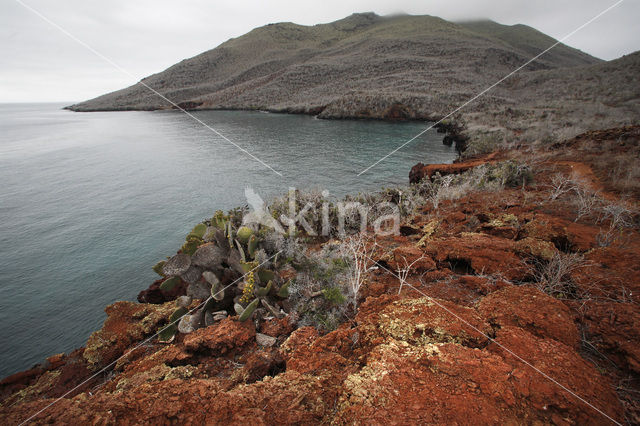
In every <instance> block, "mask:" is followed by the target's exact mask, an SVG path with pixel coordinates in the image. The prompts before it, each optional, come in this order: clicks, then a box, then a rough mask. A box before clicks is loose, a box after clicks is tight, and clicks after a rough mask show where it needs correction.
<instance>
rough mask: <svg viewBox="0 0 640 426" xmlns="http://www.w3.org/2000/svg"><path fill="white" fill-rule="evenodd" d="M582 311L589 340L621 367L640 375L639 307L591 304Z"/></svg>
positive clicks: (620, 304) (631, 304)
mask: <svg viewBox="0 0 640 426" xmlns="http://www.w3.org/2000/svg"><path fill="white" fill-rule="evenodd" d="M581 308H582V309H581V310H582V312H583V313H584V316H583V317H582V318H581V321H582V323H583V324H584V326H585V332H586V334H587V339H588V340H589V341H591V342H593V343H592V344H595V345H596V346H597V347H598V350H600V351H601V352H603V353H606V354H607V357H608V358H610V359H613V360H615V361H616V364H618V365H619V366H622V367H626V368H628V369H629V370H631V371H634V372H635V373H640V347H639V346H638V342H640V307H639V306H638V305H637V304H635V303H615V302H597V301H594V300H589V301H587V302H586V303H584V305H583V306H582V307H581Z"/></svg>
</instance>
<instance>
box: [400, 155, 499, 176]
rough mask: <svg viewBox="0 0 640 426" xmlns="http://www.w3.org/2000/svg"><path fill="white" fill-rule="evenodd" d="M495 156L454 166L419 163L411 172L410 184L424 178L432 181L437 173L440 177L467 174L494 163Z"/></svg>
mask: <svg viewBox="0 0 640 426" xmlns="http://www.w3.org/2000/svg"><path fill="white" fill-rule="evenodd" d="M495 156H496V155H495V154H489V155H487V156H484V157H480V158H477V159H472V160H468V161H462V162H459V163H453V164H426V165H425V164H422V163H418V164H416V165H415V166H413V167H412V168H411V171H410V172H409V183H418V182H420V181H421V180H422V179H424V178H428V179H431V178H432V177H433V176H434V175H435V174H436V173H440V175H442V176H445V175H452V174H460V173H463V172H466V171H467V170H469V169H472V168H474V167H477V166H481V165H482V164H486V163H488V162H493V161H494V160H493V159H494V157H495Z"/></svg>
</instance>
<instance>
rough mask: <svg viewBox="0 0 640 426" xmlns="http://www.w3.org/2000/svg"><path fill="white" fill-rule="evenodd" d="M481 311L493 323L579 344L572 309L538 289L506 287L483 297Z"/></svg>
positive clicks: (566, 342) (559, 340) (574, 344)
mask: <svg viewBox="0 0 640 426" xmlns="http://www.w3.org/2000/svg"><path fill="white" fill-rule="evenodd" d="M478 312H479V313H480V314H481V315H482V317H483V318H486V320H487V321H489V322H490V323H491V324H495V325H497V326H500V327H507V326H514V327H520V328H523V329H525V330H527V331H529V332H530V333H532V334H534V335H536V336H538V337H545V338H551V339H555V340H557V341H558V342H561V343H564V344H565V345H567V346H570V347H572V348H574V349H577V348H578V346H579V341H580V337H579V335H578V329H577V328H576V325H575V324H574V322H573V318H572V315H571V312H570V311H569V308H568V307H567V306H566V305H565V304H564V303H562V302H561V301H559V300H558V299H555V298H553V297H551V296H548V295H547V294H545V293H542V292H541V291H540V290H538V289H537V288H534V287H531V286H515V285H510V286H507V287H505V288H503V289H502V290H499V291H496V292H494V293H491V294H490V295H488V296H486V297H484V298H483V299H482V300H480V302H479V303H478Z"/></svg>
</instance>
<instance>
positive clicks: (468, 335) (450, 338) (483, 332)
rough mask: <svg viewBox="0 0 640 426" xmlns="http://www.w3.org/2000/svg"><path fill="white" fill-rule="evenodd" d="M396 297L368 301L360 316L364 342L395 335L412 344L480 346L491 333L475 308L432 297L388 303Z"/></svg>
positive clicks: (396, 338) (360, 333)
mask: <svg viewBox="0 0 640 426" xmlns="http://www.w3.org/2000/svg"><path fill="white" fill-rule="evenodd" d="M394 299H396V298H390V297H389V296H383V297H380V298H377V300H376V299H375V298H369V300H367V306H366V307H365V306H363V308H362V309H361V311H360V312H359V313H358V316H357V321H358V324H359V326H358V332H359V337H360V340H361V342H362V344H365V345H377V344H380V343H382V342H384V341H386V340H388V339H389V338H393V339H395V340H400V341H403V342H407V343H409V344H413V345H425V344H429V343H447V342H456V343H459V344H463V345H465V346H471V347H481V346H483V345H485V344H486V343H487V342H488V340H487V337H486V336H487V335H490V334H491V333H492V329H491V327H490V326H489V324H488V323H487V322H485V321H484V320H483V319H482V318H481V317H480V316H479V315H478V314H477V312H476V311H475V309H472V308H467V307H463V306H459V305H456V304H454V303H451V302H448V301H446V300H438V299H433V298H430V297H422V298H420V299H399V300H395V301H393V302H391V303H389V302H390V301H392V300H394ZM378 309H379V310H378Z"/></svg>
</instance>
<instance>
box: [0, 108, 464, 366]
mask: <svg viewBox="0 0 640 426" xmlns="http://www.w3.org/2000/svg"><path fill="white" fill-rule="evenodd" d="M62 106H63V105H58V104H11V105H10V104H4V105H2V104H0V183H1V185H0V278H1V280H2V287H1V289H0V291H1V292H2V294H1V296H0V327H1V329H2V333H0V348H2V349H1V350H0V377H3V376H6V375H8V374H12V373H14V372H16V371H19V370H23V369H25V368H29V367H31V366H33V365H34V364H36V363H38V362H41V361H42V360H44V358H45V357H47V356H49V355H52V354H55V353H59V352H66V351H69V350H71V349H74V348H76V347H79V346H82V345H84V343H85V342H86V339H87V337H88V336H89V334H90V333H91V332H92V331H94V330H97V329H98V328H99V327H100V326H101V324H102V322H103V321H104V319H105V314H104V308H105V306H106V305H108V304H110V303H113V302H114V301H116V300H135V297H136V295H137V294H138V292H139V291H140V290H143V289H145V288H146V287H147V286H148V285H149V284H150V283H151V282H153V280H154V279H155V274H154V273H153V271H151V266H153V265H154V264H155V263H156V262H157V261H158V260H160V259H163V258H164V257H165V256H166V255H171V254H173V253H175V250H176V249H177V248H179V246H180V245H181V244H182V242H183V240H184V236H185V235H186V234H187V233H188V232H189V230H191V228H192V227H193V226H194V225H195V223H196V222H198V221H201V220H202V219H205V218H208V217H211V215H212V214H213V212H214V211H215V210H216V209H224V210H226V209H230V208H232V207H235V206H238V205H242V204H245V199H244V189H245V188H246V187H248V186H250V187H252V188H253V189H254V190H256V192H258V193H259V194H260V195H262V196H263V198H265V199H266V198H268V197H269V196H273V195H279V194H283V193H284V192H286V191H287V189H288V188H289V187H291V186H293V187H297V188H308V187H317V188H322V189H328V190H329V191H330V192H331V194H333V195H336V196H342V195H344V194H348V193H354V194H355V193H357V192H359V191H363V190H372V189H378V188H380V187H381V186H389V185H391V184H393V183H405V182H406V181H407V180H408V177H407V176H408V173H409V169H410V168H411V166H412V165H413V164H415V163H416V162H418V161H422V162H451V161H452V160H453V158H454V157H455V151H454V150H453V149H452V148H450V147H446V146H444V145H442V143H441V141H442V135H438V134H436V133H435V131H434V130H430V131H428V132H427V133H425V134H424V135H423V136H421V137H420V138H419V139H417V140H415V141H414V142H412V143H411V144H409V145H408V146H406V147H405V148H404V149H402V150H401V151H399V152H397V153H396V154H395V155H393V156H391V157H390V158H389V159H388V160H386V161H384V162H382V163H380V164H378V165H377V166H376V167H374V168H373V169H371V170H370V171H369V172H368V173H366V174H364V175H362V176H360V177H358V176H357V173H358V172H359V171H361V170H362V169H364V168H366V167H367V166H369V165H370V164H371V163H373V162H374V161H376V160H377V159H378V158H380V157H382V156H383V155H385V154H387V153H388V152H389V151H391V150H392V149H394V148H395V147H397V146H398V145H400V144H402V143H404V142H405V141H406V140H408V139H409V138H411V137H413V136H415V135H416V134H418V133H420V132H421V131H422V130H424V129H425V128H426V127H427V125H426V124H423V123H403V124H391V123H382V122H367V121H328V120H318V119H315V118H312V117H307V116H297V115H280V114H267V113H260V112H237V111H203V112H196V113H194V114H195V115H196V116H197V117H198V118H199V119H201V120H202V121H204V122H206V123H207V124H209V125H210V126H212V127H214V128H215V129H216V130H218V131H220V132H221V133H222V134H223V135H225V136H227V137H228V138H229V139H231V140H232V141H233V142H235V143H237V144H238V145H239V146H241V147H242V148H244V149H246V150H247V151H249V152H250V153H252V154H253V155H255V156H256V157H258V158H260V159H261V160H262V161H264V162H265V163H267V164H269V165H270V166H272V167H273V168H274V169H275V170H277V171H278V172H280V173H282V175H283V177H280V176H278V175H276V174H275V173H274V172H272V171H271V170H269V169H268V168H266V167H265V166H263V165H262V164H260V163H258V162H256V161H255V160H253V159H251V158H250V157H249V156H248V155H247V154H245V153H243V152H242V151H241V150H240V149H238V148H237V147H235V146H233V145H232V144H230V143H229V142H227V141H225V140H223V139H222V138H220V137H219V136H217V135H215V134H213V133H212V132H211V131H210V130H208V129H206V128H204V127H203V126H202V125H200V124H198V123H196V122H195V121H194V120H192V119H190V118H189V117H187V116H186V115H185V114H182V113H180V112H109V113H73V112H69V111H63V110H61V109H60V108H61V107H62Z"/></svg>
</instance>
